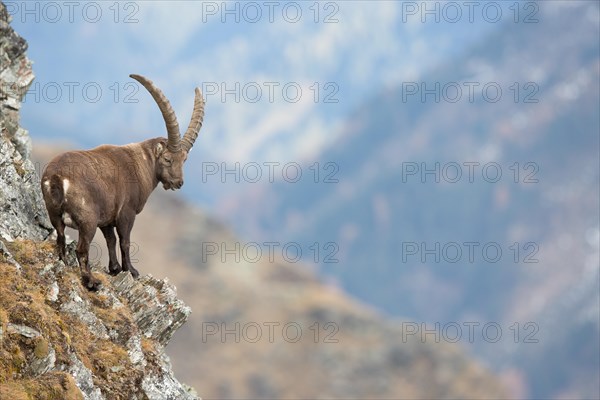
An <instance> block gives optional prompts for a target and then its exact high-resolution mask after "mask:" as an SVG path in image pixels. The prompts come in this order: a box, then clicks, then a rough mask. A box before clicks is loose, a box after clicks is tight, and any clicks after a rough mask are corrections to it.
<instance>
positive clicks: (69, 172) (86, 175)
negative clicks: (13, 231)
mask: <svg viewBox="0 0 600 400" xmlns="http://www.w3.org/2000/svg"><path fill="white" fill-rule="evenodd" d="M130 76H131V77H132V78H133V79H135V80H137V81H138V82H140V83H141V84H142V85H143V86H144V87H145V88H146V89H147V90H148V91H149V92H150V94H151V95H152V97H153V98H154V100H155V101H156V104H158V107H159V108H160V111H161V113H162V115H163V118H164V120H165V124H166V126H167V134H168V137H167V139H165V138H162V137H159V138H154V139H149V140H146V141H143V142H140V143H132V144H128V145H125V146H113V145H102V146H99V147H96V148H95V149H92V150H87V151H69V152H66V153H63V154H60V155H58V156H57V157H55V158H54V159H53V160H52V161H51V162H50V163H49V164H48V166H47V167H46V169H45V170H44V173H43V175H42V181H41V182H42V193H43V195H44V201H45V203H46V208H47V209H48V214H49V216H50V221H51V222H52V225H53V226H54V228H55V229H56V233H57V239H56V242H57V247H58V255H59V257H60V258H61V259H62V260H63V261H65V251H66V249H65V226H68V227H71V228H74V229H77V230H78V231H79V242H78V244H77V250H76V253H77V259H78V261H79V266H80V267H81V270H82V279H83V283H84V285H85V286H86V287H87V288H88V289H90V290H97V289H98V287H99V286H100V281H99V280H98V279H97V278H95V277H94V276H93V275H92V272H91V269H90V265H89V261H88V253H89V247H90V242H91V241H92V239H93V237H94V234H95V233H96V228H100V229H101V230H102V233H103V234H104V237H105V238H106V244H107V246H108V254H109V265H108V270H109V272H110V273H111V274H112V275H116V274H118V273H120V272H121V271H130V272H131V274H132V275H133V276H134V277H138V276H139V273H138V271H137V270H136V269H135V268H133V265H131V260H130V258H129V243H130V242H129V238H130V234H131V229H132V228H133V222H134V220H135V216H136V215H137V214H139V213H140V212H141V211H142V209H143V208H144V205H145V204H146V200H147V199H148V197H149V196H150V193H152V191H153V190H154V188H156V186H157V185H158V183H159V182H160V183H162V185H163V187H164V188H165V189H166V190H168V189H172V190H175V189H179V188H181V186H183V163H184V162H185V160H186V159H187V156H188V153H189V151H190V149H191V148H192V146H193V145H194V141H195V140H196V138H197V137H198V132H199V131H200V128H201V127H202V121H203V119H204V99H203V97H202V93H201V92H200V89H198V88H196V97H195V100H194V111H193V112H192V118H191V121H190V124H189V126H188V129H187V131H186V132H185V134H184V135H183V137H180V134H179V124H178V123H177V118H176V116H175V112H174V111H173V108H172V107H171V104H170V103H169V101H168V100H167V98H166V97H165V95H164V94H163V93H162V92H161V90H160V89H158V88H157V87H156V86H155V85H154V84H153V83H152V82H151V81H150V80H148V79H146V78H144V77H143V76H140V75H130ZM115 228H116V230H117V234H118V235H119V245H120V248H121V263H122V266H121V265H120V264H119V262H118V260H117V255H116V244H117V239H116V236H115Z"/></svg>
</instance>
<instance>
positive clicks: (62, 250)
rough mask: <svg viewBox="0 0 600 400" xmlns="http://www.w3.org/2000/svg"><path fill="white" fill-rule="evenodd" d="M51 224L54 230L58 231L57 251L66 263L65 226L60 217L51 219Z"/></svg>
mask: <svg viewBox="0 0 600 400" xmlns="http://www.w3.org/2000/svg"><path fill="white" fill-rule="evenodd" d="M50 222H51V223H52V226H53V227H54V229H56V250H57V252H58V258H59V259H60V260H61V261H62V262H64V263H66V262H67V259H66V238H65V224H64V222H63V220H62V219H61V218H60V217H56V216H53V217H51V218H50Z"/></svg>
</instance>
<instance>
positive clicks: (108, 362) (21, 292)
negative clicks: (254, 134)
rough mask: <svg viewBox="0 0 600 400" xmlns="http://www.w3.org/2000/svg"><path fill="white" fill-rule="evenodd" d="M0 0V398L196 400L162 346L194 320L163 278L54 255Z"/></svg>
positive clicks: (19, 43) (18, 57)
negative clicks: (85, 266)
mask: <svg viewBox="0 0 600 400" xmlns="http://www.w3.org/2000/svg"><path fill="white" fill-rule="evenodd" d="M9 22H10V16H9V15H8V13H7V11H6V8H5V6H4V4H2V3H0V399H30V398H35V399H86V400H87V399H90V400H92V399H93V400H100V399H140V400H141V399H156V400H159V399H160V400H164V399H173V400H175V399H177V400H179V399H197V398H198V397H197V395H196V394H195V392H194V391H193V390H192V389H190V388H188V387H186V386H185V385H183V384H181V383H180V382H179V381H178V380H177V379H176V378H175V376H174V374H173V371H172V368H171V363H170V360H169V358H168V357H167V355H166V354H165V351H164V348H165V346H166V345H167V344H168V342H169V340H170V339H171V337H172V336H173V334H174V332H175V331H176V330H177V329H178V328H179V327H181V325H183V323H184V322H185V321H186V320H187V318H188V316H189V315H190V313H191V310H190V308H189V307H187V306H186V305H185V304H184V303H183V302H182V301H181V300H179V299H178V298H177V296H176V290H175V287H174V286H173V285H171V284H170V283H169V282H167V281H166V280H157V279H155V278H153V277H152V276H145V277H143V278H141V279H139V280H134V279H133V278H132V277H131V274H129V273H121V274H120V275H118V276H116V277H110V276H108V275H107V274H105V273H104V272H102V271H96V273H97V275H98V276H99V277H100V278H101V280H102V289H101V290H100V291H99V292H97V293H90V292H89V291H88V290H86V289H85V288H83V287H82V286H81V284H80V274H79V270H78V268H76V266H77V261H76V259H75V255H74V248H75V243H74V242H72V243H70V244H69V246H68V256H67V264H68V265H65V263H63V262H62V261H59V260H58V259H57V257H56V255H55V249H54V243H53V242H49V241H44V239H46V238H47V237H48V235H49V233H50V232H51V231H52V227H51V225H50V224H49V221H48V218H47V214H46V210H45V207H44V202H43V200H42V196H41V192H40V187H39V178H38V176H37V174H36V171H35V169H34V166H33V163H32V162H31V160H30V159H29V155H30V152H31V140H30V138H29V135H28V133H27V131H26V130H24V129H23V128H21V127H20V126H19V110H20V107H21V100H22V99H23V97H24V95H25V93H26V91H27V89H28V87H29V85H30V84H31V82H32V81H33V79H34V75H33V73H32V70H31V62H30V61H29V60H28V59H27V57H26V56H25V50H26V49H27V43H26V42H25V40H23V39H22V38H21V37H19V36H18V35H17V34H16V33H15V32H14V31H13V30H12V28H11V27H10V25H9Z"/></svg>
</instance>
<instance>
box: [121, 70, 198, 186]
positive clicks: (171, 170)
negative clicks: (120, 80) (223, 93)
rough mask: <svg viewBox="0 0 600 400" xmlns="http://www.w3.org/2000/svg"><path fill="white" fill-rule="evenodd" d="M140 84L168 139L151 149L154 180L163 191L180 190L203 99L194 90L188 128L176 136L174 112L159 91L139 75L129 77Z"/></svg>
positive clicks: (177, 130) (177, 126)
mask: <svg viewBox="0 0 600 400" xmlns="http://www.w3.org/2000/svg"><path fill="white" fill-rule="evenodd" d="M129 76H130V77H132V78H133V79H135V80H137V81H138V82H140V83H141V84H142V85H143V86H144V87H145V88H146V89H147V90H148V92H150V94H151V95H152V97H153V98H154V101H156V104H158V108H160V112H161V113H162V115H163V118H164V120H165V124H166V126H167V133H168V139H167V140H166V141H162V142H159V143H158V144H157V146H156V147H155V149H154V152H155V153H154V155H155V157H156V178H157V179H158V181H159V182H161V183H162V184H163V188H164V189H165V190H169V189H172V190H175V189H179V188H181V186H183V163H184V162H185V160H186V159H187V156H188V153H189V151H190V150H191V148H192V146H193V145H194V141H195V140H196V138H197V137H198V132H199V131H200V128H201V127H202V121H203V119H204V98H203V97H202V92H200V89H198V88H196V97H195V99H194V111H193V112H192V118H191V120H190V124H189V126H188V128H187V130H186V132H185V134H184V135H183V138H182V137H181V136H180V134H179V124H178V123H177V117H176V116H175V111H173V108H172V107H171V104H170V103H169V100H167V98H166V97H165V95H164V94H163V93H162V91H161V90H160V89H159V88H157V87H156V86H155V85H154V83H152V81H151V80H149V79H147V78H145V77H143V76H140V75H135V74H132V75H129Z"/></svg>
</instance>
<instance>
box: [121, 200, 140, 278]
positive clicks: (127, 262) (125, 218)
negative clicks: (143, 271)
mask: <svg viewBox="0 0 600 400" xmlns="http://www.w3.org/2000/svg"><path fill="white" fill-rule="evenodd" d="M134 221H135V212H122V213H121V215H120V217H119V219H118V220H117V233H118V234H119V245H120V246H121V263H122V264H123V271H131V275H132V276H133V277H134V278H137V277H138V276H139V275H140V274H139V272H138V271H137V270H136V269H135V268H133V265H131V259H130V258H129V237H130V235H131V229H132V228H133V222H134Z"/></svg>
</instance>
